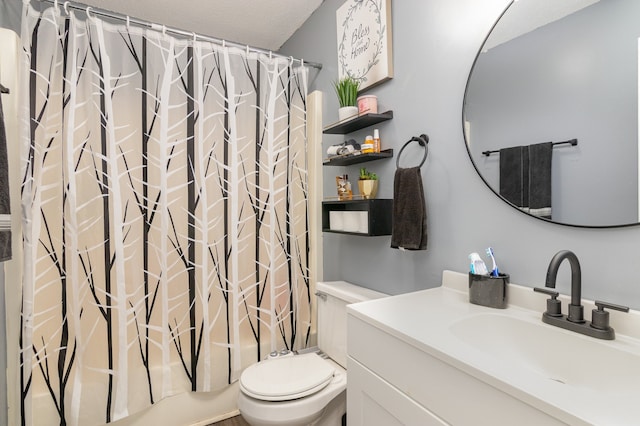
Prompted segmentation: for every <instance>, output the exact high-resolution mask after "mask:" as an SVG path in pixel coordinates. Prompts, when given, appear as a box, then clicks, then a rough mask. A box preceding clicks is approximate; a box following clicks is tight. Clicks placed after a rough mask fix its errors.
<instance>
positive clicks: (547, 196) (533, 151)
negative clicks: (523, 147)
mask: <svg viewBox="0 0 640 426" xmlns="http://www.w3.org/2000/svg"><path fill="white" fill-rule="evenodd" d="M552 155H553V143H551V142H545V143H538V144H535V145H529V213H531V214H532V215H534V216H540V217H544V218H547V219H551V157H552Z"/></svg>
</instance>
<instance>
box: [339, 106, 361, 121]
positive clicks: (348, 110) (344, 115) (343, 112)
mask: <svg viewBox="0 0 640 426" xmlns="http://www.w3.org/2000/svg"><path fill="white" fill-rule="evenodd" d="M357 115H358V107H357V106H348V107H341V108H340V109H339V110H338V119H339V120H340V121H342V120H346V119H348V118H353V117H355V116H357Z"/></svg>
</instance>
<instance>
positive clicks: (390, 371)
mask: <svg viewBox="0 0 640 426" xmlns="http://www.w3.org/2000/svg"><path fill="white" fill-rule="evenodd" d="M445 275H446V277H447V278H448V279H446V280H444V281H445V282H447V281H452V282H453V284H455V285H456V286H457V287H459V288H447V286H446V285H445V286H443V287H439V288H434V289H431V290H424V291H419V292H415V293H411V294H404V295H399V296H392V297H388V298H384V299H378V300H372V301H368V302H363V303H357V304H353V305H349V306H348V307H347V312H348V318H347V353H348V359H347V371H348V376H349V379H348V385H347V419H348V424H349V426H390V425H408V426H413V425H415V426H424V425H454V426H467V425H474V426H483V425H487V426H489V425H490V426H502V425H504V426H512V425H518V426H527V425H531V426H546V425H566V424H570V425H587V424H601V422H600V421H595V422H594V421H590V420H588V419H596V418H598V417H593V416H591V413H587V411H589V409H588V408H587V409H584V408H580V407H584V405H583V404H579V403H578V404H575V407H577V408H575V407H573V406H571V404H573V402H574V401H573V400H574V399H575V398H573V397H572V392H574V390H571V389H569V388H567V387H564V386H565V385H564V384H561V383H558V382H556V381H552V380H549V379H546V378H544V377H543V378H542V379H540V380H539V379H538V376H537V375H535V374H534V375H533V376H532V375H531V374H532V371H533V370H529V367H527V366H526V365H524V366H523V364H526V362H521V361H519V360H517V359H514V358H513V356H512V355H509V354H504V355H503V354H502V353H498V354H495V353H489V352H483V351H478V350H477V349H475V348H474V347H473V346H470V345H467V344H466V343H464V342H462V341H460V339H458V338H457V337H456V336H455V335H454V334H455V333H454V331H453V330H455V329H456V325H457V324H460V321H463V320H464V319H465V318H472V320H473V319H475V318H481V316H482V315H485V314H487V313H489V314H493V313H499V314H501V315H502V314H504V315H511V314H513V315H521V316H523V315H524V316H528V317H531V318H533V319H532V321H533V323H534V324H538V323H540V324H542V322H541V321H540V319H539V313H538V312H533V311H525V310H522V309H520V308H517V307H514V308H511V307H510V308H508V309H506V310H492V309H491V308H484V307H479V306H476V305H472V304H470V303H468V301H467V294H466V292H465V291H464V286H465V285H466V279H467V276H466V275H464V274H457V273H451V272H449V271H447V274H445ZM512 287H513V286H512ZM460 289H462V290H463V291H460ZM512 291H515V289H512ZM523 291H525V290H523ZM526 293H527V295H528V294H529V293H531V294H532V295H533V294H534V293H533V291H531V290H530V289H528V290H526ZM535 297H537V293H536V294H535ZM535 302H536V304H540V306H543V305H544V299H540V300H539V301H538V300H536V301H535ZM495 332H496V331H495V330H484V329H483V330H481V331H480V333H479V334H484V333H489V334H495ZM540 344H544V342H540ZM525 367H526V368H525ZM536 374H537V373H536ZM578 392H581V391H578ZM584 395H588V394H584ZM556 401H557V402H559V403H560V404H556ZM567 401H569V403H567ZM578 402H579V401H578ZM591 405H592V404H591ZM562 406H564V407H562ZM583 409H584V410H585V411H584V413H581V412H580V411H582V410H583ZM598 410H600V411H602V410H601V409H598ZM583 414H584V416H583ZM610 415H611V414H610V411H609V410H605V412H604V413H603V417H599V419H600V420H602V419H603V418H604V419H606V418H610V419H611V417H610ZM610 424H613V423H610ZM620 424H625V423H620Z"/></svg>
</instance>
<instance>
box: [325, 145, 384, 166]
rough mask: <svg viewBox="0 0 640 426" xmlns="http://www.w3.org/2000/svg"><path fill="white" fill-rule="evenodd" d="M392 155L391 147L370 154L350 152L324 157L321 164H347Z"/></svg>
mask: <svg viewBox="0 0 640 426" xmlns="http://www.w3.org/2000/svg"><path fill="white" fill-rule="evenodd" d="M391 157H393V149H383V150H382V151H380V152H374V153H371V154H356V155H353V154H350V155H341V156H338V157H331V158H325V159H324V160H323V161H322V165H323V166H349V165H351V164H358V163H365V162H367V161H374V160H380V159H383V158H391Z"/></svg>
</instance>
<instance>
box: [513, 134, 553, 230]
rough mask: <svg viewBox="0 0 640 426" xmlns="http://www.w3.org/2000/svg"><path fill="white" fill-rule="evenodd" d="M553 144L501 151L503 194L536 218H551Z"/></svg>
mask: <svg viewBox="0 0 640 426" xmlns="http://www.w3.org/2000/svg"><path fill="white" fill-rule="evenodd" d="M552 149H553V143H551V142H545V143H540V144H534V145H529V146H514V147H510V148H503V149H501V150H500V195H502V196H503V197H504V198H505V199H506V200H507V201H509V202H510V203H512V204H514V205H515V206H516V207H519V208H521V209H522V210H524V211H526V212H527V213H530V214H532V215H535V216H540V217H544V218H547V219H551V156H552V154H553V152H552Z"/></svg>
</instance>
